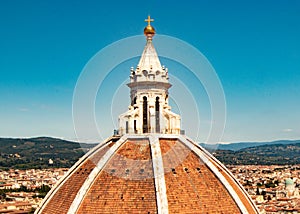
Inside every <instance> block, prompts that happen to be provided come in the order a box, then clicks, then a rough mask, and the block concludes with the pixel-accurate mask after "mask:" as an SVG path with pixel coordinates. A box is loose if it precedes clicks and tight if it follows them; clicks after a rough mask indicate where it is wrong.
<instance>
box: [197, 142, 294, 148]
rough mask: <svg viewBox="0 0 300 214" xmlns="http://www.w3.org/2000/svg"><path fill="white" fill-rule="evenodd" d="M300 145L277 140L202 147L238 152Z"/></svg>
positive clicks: (202, 144)
mask: <svg viewBox="0 0 300 214" xmlns="http://www.w3.org/2000/svg"><path fill="white" fill-rule="evenodd" d="M296 143H300V140H277V141H271V142H241V143H229V144H205V143H200V145H201V146H202V147H204V148H206V149H208V150H232V151H238V150H240V149H244V148H249V147H256V146H263V145H276V144H283V145H286V144H296Z"/></svg>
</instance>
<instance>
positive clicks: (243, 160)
mask: <svg viewBox="0 0 300 214" xmlns="http://www.w3.org/2000/svg"><path fill="white" fill-rule="evenodd" d="M213 155H214V156H215V157H216V158H218V159H219V160H220V161H221V162H223V163H225V164H233V165H239V164H240V165H250V164H251V165H252V164H253V165H277V164H278V165H294V164H300V143H292V144H266V145H262V146H255V147H248V148H244V149H240V150H238V151H232V150H216V151H215V152H213Z"/></svg>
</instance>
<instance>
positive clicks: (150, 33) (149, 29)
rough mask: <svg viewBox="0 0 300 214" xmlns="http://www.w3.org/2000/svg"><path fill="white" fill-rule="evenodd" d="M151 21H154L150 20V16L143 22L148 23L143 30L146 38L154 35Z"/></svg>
mask: <svg viewBox="0 0 300 214" xmlns="http://www.w3.org/2000/svg"><path fill="white" fill-rule="evenodd" d="M153 21H154V19H151V17H150V16H148V19H145V22H148V25H147V26H146V27H145V28H144V34H145V36H147V38H152V37H153V36H154V35H155V29H154V27H152V26H151V24H150V23H151V22H153Z"/></svg>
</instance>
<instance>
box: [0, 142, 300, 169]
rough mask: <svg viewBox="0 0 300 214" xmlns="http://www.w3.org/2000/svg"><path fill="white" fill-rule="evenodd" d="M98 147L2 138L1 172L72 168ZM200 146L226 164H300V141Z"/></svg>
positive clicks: (0, 145) (74, 143)
mask: <svg viewBox="0 0 300 214" xmlns="http://www.w3.org/2000/svg"><path fill="white" fill-rule="evenodd" d="M95 145H96V144H86V143H77V142H72V141H66V140H61V139H56V138H50V137H37V138H28V139H13V138H0V169H4V170H7V169H9V168H17V169H30V168H52V167H71V166H72V165H73V164H74V163H75V162H76V161H77V160H78V159H79V158H80V157H81V156H83V155H84V154H85V153H86V152H87V151H88V150H89V149H91V148H92V147H94V146H95ZM201 145H202V146H203V147H206V148H207V149H208V150H209V151H210V152H211V153H212V154H213V155H214V156H216V157H217V158H218V159H219V160H220V161H221V162H223V163H224V164H234V165H236V164H242V165H249V164H258V165H271V164H279V165H282V164H300V140H294V141H291V140H281V141H274V142H263V143H262V142H259V143H255V142H250V143H233V144H220V145H208V144H201ZM49 159H51V160H52V161H53V164H49ZM50 162H51V161H50Z"/></svg>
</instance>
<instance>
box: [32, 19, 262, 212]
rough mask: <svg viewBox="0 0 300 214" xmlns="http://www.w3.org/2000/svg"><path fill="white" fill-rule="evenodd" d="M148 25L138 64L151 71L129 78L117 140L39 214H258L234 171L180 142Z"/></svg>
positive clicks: (79, 168)
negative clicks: (127, 104) (128, 101)
mask: <svg viewBox="0 0 300 214" xmlns="http://www.w3.org/2000/svg"><path fill="white" fill-rule="evenodd" d="M146 21H147V22H148V26H147V27H146V28H145V31H144V32H145V34H146V36H147V43H146V46H145V49H144V52H143V54H142V56H141V60H140V62H139V66H140V68H141V69H143V71H146V72H142V71H140V70H139V69H138V68H137V69H136V72H132V71H131V75H130V79H131V82H130V83H129V84H128V86H129V87H130V89H131V91H130V97H131V99H132V102H131V103H132V106H130V108H129V110H128V111H127V112H125V113H123V114H121V115H120V116H119V121H120V123H119V130H118V134H119V135H116V136H113V137H111V138H109V139H107V140H105V141H104V142H102V143H100V144H99V145H97V146H96V147H94V148H93V149H92V150H91V151H89V152H88V153H87V154H86V155H84V156H83V157H82V158H81V159H80V160H79V161H78V162H77V163H76V164H75V165H74V166H73V167H72V168H71V169H70V170H69V171H68V173H67V174H66V175H65V176H64V177H63V178H62V179H61V180H60V181H59V182H58V183H57V184H56V186H55V187H53V188H52V189H51V191H50V192H49V193H48V194H47V196H46V197H45V198H44V200H43V202H42V203H41V204H40V206H39V207H38V209H37V210H36V212H35V213H36V214H38V213H39V214H40V213H43V214H56V213H57V214H86V213H93V214H94V213H104V214H105V213H107V214H109V213H121V214H123V213H146V214H152V213H153V214H154V213H159V214H166V213H181V214H184V213H230V214H235V213H249V214H255V213H258V211H257V209H256V207H255V205H254V203H253V202H252V201H251V198H250V197H249V195H248V194H247V192H246V191H245V189H244V188H243V187H242V186H241V184H240V183H239V182H238V181H237V180H236V179H235V178H234V176H233V175H232V174H231V173H230V171H229V170H228V169H227V168H226V167H225V166H224V165H223V164H221V163H220V162H219V161H218V160H217V159H216V158H215V157H213V156H212V155H211V154H210V153H208V152H207V151H206V150H205V149H203V148H202V147H200V146H199V145H198V144H197V143H195V142H194V141H193V140H191V139H190V138H188V137H186V136H185V135H182V133H183V132H182V130H181V128H180V116H179V115H177V114H175V113H173V112H171V111H170V109H171V107H170V106H169V105H168V97H169V92H168V89H169V88H170V86H171V84H169V82H168V71H167V69H165V68H163V67H162V66H161V64H160V62H159V59H158V56H157V54H156V51H155V49H154V46H153V44H152V36H153V35H154V34H155V30H154V28H153V27H152V26H151V25H150V22H151V21H153V19H151V18H150V16H148V19H147V20H146ZM144 69H147V70H149V72H148V71H147V70H144ZM152 69H155V70H154V72H152ZM157 71H159V72H157ZM141 76H144V78H141ZM139 78H141V79H139ZM154 83H155V84H154Z"/></svg>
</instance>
